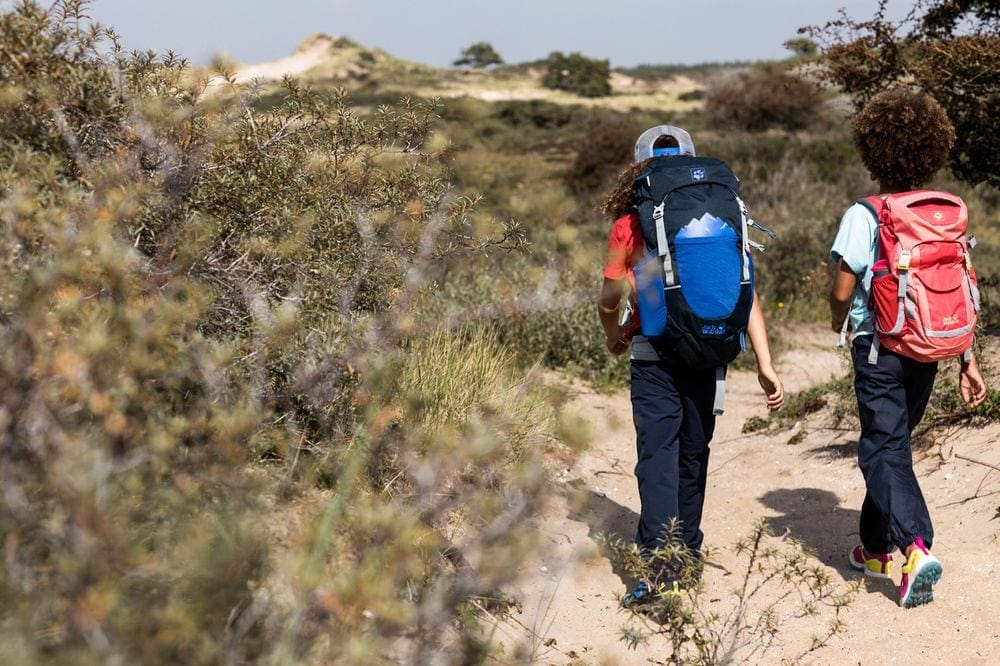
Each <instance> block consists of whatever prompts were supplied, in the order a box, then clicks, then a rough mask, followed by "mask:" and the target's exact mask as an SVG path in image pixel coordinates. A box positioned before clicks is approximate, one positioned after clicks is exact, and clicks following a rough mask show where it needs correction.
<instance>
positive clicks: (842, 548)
mask: <svg viewBox="0 0 1000 666" xmlns="http://www.w3.org/2000/svg"><path fill="white" fill-rule="evenodd" d="M759 501H760V502H761V504H763V505H764V506H766V507H768V508H769V509H773V510H774V511H777V512H779V513H780V514H781V515H780V516H772V517H769V518H768V519H767V523H768V526H769V527H770V528H771V530H772V531H773V532H774V533H775V534H776V535H778V536H781V535H783V534H786V533H787V534H788V535H789V536H790V537H792V538H794V539H797V540H799V541H801V542H802V543H803V544H804V545H805V546H806V547H807V548H809V549H810V550H812V551H813V552H814V553H815V554H816V557H817V558H818V559H819V560H820V561H822V562H823V563H824V564H826V565H828V566H830V567H832V568H833V569H834V570H836V571H837V573H839V574H840V576H841V578H843V579H844V580H846V581H856V580H858V579H859V578H862V575H861V574H860V573H859V572H858V571H856V570H854V569H853V568H852V567H851V565H850V562H849V561H848V554H849V553H850V551H851V549H852V548H853V547H854V546H856V545H857V544H858V520H859V518H860V513H859V512H858V511H857V510H855V509H844V508H842V507H841V506H840V498H838V497H837V496H836V495H835V494H834V493H832V492H830V491H829V490H823V489H821V488H779V489H776V490H769V491H768V492H766V493H764V494H763V495H761V496H760V498H759ZM865 582H866V585H867V589H869V590H870V591H872V592H881V593H883V594H885V596H886V597H888V598H889V599H891V600H892V601H894V602H895V601H897V599H898V592H897V590H896V588H895V587H894V586H893V585H892V584H891V583H890V582H889V581H881V580H879V581H876V580H873V579H872V580H866V581H865Z"/></svg>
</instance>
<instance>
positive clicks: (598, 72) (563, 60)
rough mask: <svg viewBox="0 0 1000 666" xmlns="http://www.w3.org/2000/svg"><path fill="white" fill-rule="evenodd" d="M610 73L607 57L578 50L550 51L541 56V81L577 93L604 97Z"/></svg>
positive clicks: (544, 84) (556, 88) (609, 87)
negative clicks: (602, 57)
mask: <svg viewBox="0 0 1000 666" xmlns="http://www.w3.org/2000/svg"><path fill="white" fill-rule="evenodd" d="M610 77H611V70H610V66H609V64H608V61H607V60H596V59H593V58H587V57H585V56H583V55H582V54H580V53H570V54H569V55H564V54H563V53H562V52H560V51H553V52H552V53H550V54H549V57H548V58H547V59H546V60H545V73H544V74H543V76H542V85H543V86H545V87H546V88H552V89H553V90H565V91H566V92H571V93H573V94H574V95H580V96H581V97H605V96H607V95H610V94H611V80H610Z"/></svg>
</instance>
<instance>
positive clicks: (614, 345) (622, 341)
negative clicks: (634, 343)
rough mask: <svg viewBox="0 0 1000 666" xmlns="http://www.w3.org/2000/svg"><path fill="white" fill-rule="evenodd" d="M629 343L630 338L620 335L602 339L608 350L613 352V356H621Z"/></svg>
mask: <svg viewBox="0 0 1000 666" xmlns="http://www.w3.org/2000/svg"><path fill="white" fill-rule="evenodd" d="M629 343H630V340H628V339H627V338H625V337H622V336H620V335H616V336H614V337H610V338H607V339H606V340H605V341H604V344H605V346H606V347H607V348H608V351H609V352H611V353H612V354H614V355H615V356H621V355H622V354H624V353H625V350H627V349H628V346H629Z"/></svg>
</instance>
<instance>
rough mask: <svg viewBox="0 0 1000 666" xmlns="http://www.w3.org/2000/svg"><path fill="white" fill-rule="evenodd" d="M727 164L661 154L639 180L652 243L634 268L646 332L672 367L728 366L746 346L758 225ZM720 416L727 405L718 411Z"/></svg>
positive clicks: (640, 205) (639, 206)
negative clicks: (750, 234)
mask: <svg viewBox="0 0 1000 666" xmlns="http://www.w3.org/2000/svg"><path fill="white" fill-rule="evenodd" d="M739 191H740V184H739V180H738V179H737V178H736V176H735V175H734V174H733V172H732V171H731V170H730V169H729V167H727V166H726V165H725V163H723V162H722V161H721V160H717V159H714V158H709V157H695V156H689V155H680V156H669V157H655V158H653V160H652V161H651V162H650V163H649V165H648V166H647V168H646V169H645V170H644V171H643V172H642V174H641V175H640V176H639V177H638V178H637V179H636V181H635V192H636V205H635V208H636V211H637V213H638V215H639V224H640V227H641V229H642V236H643V239H644V241H645V246H646V247H645V254H644V257H643V259H642V260H641V261H640V262H639V263H638V264H637V265H636V266H635V268H634V269H633V271H634V275H635V284H636V301H637V305H638V310H639V322H640V325H641V330H642V334H643V335H644V336H645V337H646V338H648V339H649V341H650V342H651V343H652V345H653V347H654V348H655V349H656V350H657V351H658V353H659V354H660V357H661V358H662V359H663V360H664V361H666V362H667V363H669V364H671V365H675V366H681V367H688V368H713V367H714V368H718V369H719V376H720V377H724V373H725V366H726V364H727V363H729V362H730V361H732V360H733V359H735V358H736V357H737V356H738V355H739V353H740V352H741V351H743V349H744V348H745V347H746V340H745V336H746V329H747V324H748V322H749V319H750V308H751V306H752V305H753V296H754V270H753V262H752V260H751V259H750V254H749V248H750V247H751V246H752V247H756V248H758V249H763V246H761V245H759V244H757V243H754V242H753V241H750V240H749V239H748V238H747V227H749V226H753V227H756V228H757V229H760V230H761V231H764V232H765V233H767V234H768V235H769V236H772V237H773V234H772V233H771V232H770V231H768V230H767V229H764V228H763V227H760V226H759V225H757V224H756V223H755V222H754V221H753V220H751V219H750V216H749V214H748V212H747V209H746V205H745V204H744V203H743V200H742V199H741V198H740V194H739ZM719 411H721V407H720V408H719Z"/></svg>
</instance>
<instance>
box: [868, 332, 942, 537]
mask: <svg viewBox="0 0 1000 666" xmlns="http://www.w3.org/2000/svg"><path fill="white" fill-rule="evenodd" d="M871 346H872V336H871V335H863V336H860V337H857V338H855V340H854V392H855V393H856V394H857V397H858V413H859V415H860V417H861V439H860V440H858V463H859V465H860V466H861V473H862V474H863V475H864V477H865V486H866V487H867V492H866V493H865V501H864V503H863V504H862V505H861V529H860V532H861V544H862V545H863V546H864V547H865V550H867V551H868V552H870V553H891V552H892V551H894V550H895V549H896V548H899V549H900V550H903V551H905V549H906V547H907V546H909V545H910V544H911V543H913V540H914V538H915V537H918V536H919V537H923V539H924V543H925V544H927V547H928V548H929V547H930V545H931V543H932V542H933V541H934V528H933V527H932V525H931V517H930V514H929V513H928V511H927V503H926V502H925V501H924V496H923V493H921V492H920V485H919V484H918V483H917V477H916V475H915V474H914V473H913V451H912V449H911V448H910V433H911V432H912V431H913V428H914V427H915V426H916V425H917V424H918V423H919V422H920V419H921V418H923V415H924V409H925V408H926V407H927V400H928V399H929V398H930V395H931V389H932V388H933V387H934V376H935V375H936V374H937V363H920V362H918V361H914V360H912V359H909V358H906V357H904V356H900V355H898V354H894V353H892V352H890V351H888V350H886V349H879V354H878V363H877V364H876V365H872V364H870V363H868V352H869V350H870V349H871Z"/></svg>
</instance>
